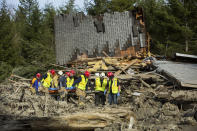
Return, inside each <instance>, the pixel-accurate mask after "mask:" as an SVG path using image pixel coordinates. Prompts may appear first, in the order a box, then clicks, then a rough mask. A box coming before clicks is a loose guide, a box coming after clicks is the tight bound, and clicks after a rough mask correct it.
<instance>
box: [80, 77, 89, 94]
mask: <svg viewBox="0 0 197 131" xmlns="http://www.w3.org/2000/svg"><path fill="white" fill-rule="evenodd" d="M87 83H88V78H85V76H84V75H81V82H80V83H79V85H78V88H79V89H81V90H84V91H85V89H86V85H87Z"/></svg>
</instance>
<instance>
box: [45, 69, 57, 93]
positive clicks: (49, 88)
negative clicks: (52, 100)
mask: <svg viewBox="0 0 197 131" xmlns="http://www.w3.org/2000/svg"><path fill="white" fill-rule="evenodd" d="M41 82H42V86H43V88H42V92H45V93H48V92H49V93H51V92H56V91H57V90H58V76H57V74H56V73H55V70H54V69H52V70H50V71H49V72H48V73H47V74H46V75H44V76H43V78H42V81H41Z"/></svg>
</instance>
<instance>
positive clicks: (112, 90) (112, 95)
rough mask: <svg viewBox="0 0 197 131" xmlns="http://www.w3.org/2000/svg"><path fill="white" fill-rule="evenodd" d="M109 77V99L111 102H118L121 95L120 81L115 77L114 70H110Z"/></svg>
mask: <svg viewBox="0 0 197 131" xmlns="http://www.w3.org/2000/svg"><path fill="white" fill-rule="evenodd" d="M108 77H109V84H108V89H107V90H108V93H109V94H108V99H109V104H110V105H111V104H112V103H113V104H118V102H117V98H118V96H120V85H119V81H118V79H117V78H116V77H114V74H113V73H112V72H108ZM107 90H105V91H104V94H106V92H107Z"/></svg>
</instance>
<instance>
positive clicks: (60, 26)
mask: <svg viewBox="0 0 197 131" xmlns="http://www.w3.org/2000/svg"><path fill="white" fill-rule="evenodd" d="M140 23H141V21H140V20H139V19H137V17H136V15H135V13H134V12H128V11H126V12H122V13H119V12H115V13H113V14H109V13H105V14H104V15H103V16H98V17H93V16H85V15H83V13H78V14H67V15H66V14H61V15H57V16H56V17H55V44H56V62H57V64H60V65H63V64H66V63H67V62H69V61H71V60H73V59H76V58H77V55H80V54H83V53H86V54H87V55H88V56H90V57H91V56H100V55H102V51H103V50H104V51H105V52H106V53H107V54H108V55H109V56H115V50H117V48H118V49H119V50H120V51H124V50H125V51H126V50H127V49H128V48H129V47H135V48H134V51H132V50H131V51H126V52H124V53H120V55H121V54H125V53H130V54H131V55H135V52H136V50H137V51H138V50H141V48H145V47H146V33H145V28H144V26H143V25H142V24H140ZM129 50H130V49H129ZM116 56H117V54H116Z"/></svg>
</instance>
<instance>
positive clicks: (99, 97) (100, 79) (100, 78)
mask: <svg viewBox="0 0 197 131" xmlns="http://www.w3.org/2000/svg"><path fill="white" fill-rule="evenodd" d="M95 76H96V77H97V78H96V79H95V82H94V87H95V91H96V92H95V105H96V106H98V105H99V104H102V105H105V95H104V91H105V88H106V86H107V78H104V77H105V73H104V72H102V73H101V74H100V75H99V73H95Z"/></svg>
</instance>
